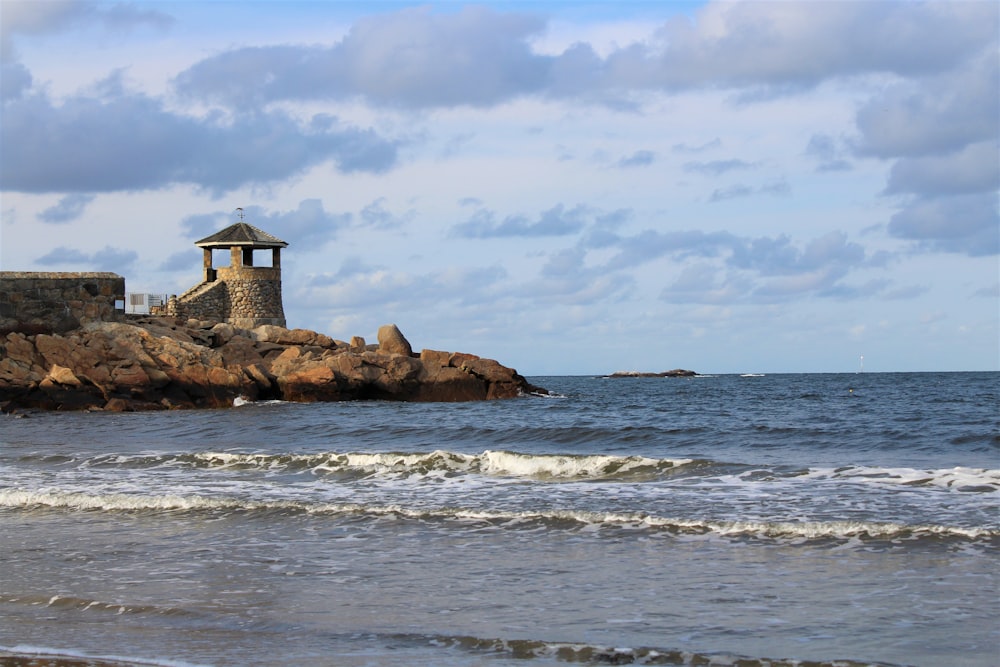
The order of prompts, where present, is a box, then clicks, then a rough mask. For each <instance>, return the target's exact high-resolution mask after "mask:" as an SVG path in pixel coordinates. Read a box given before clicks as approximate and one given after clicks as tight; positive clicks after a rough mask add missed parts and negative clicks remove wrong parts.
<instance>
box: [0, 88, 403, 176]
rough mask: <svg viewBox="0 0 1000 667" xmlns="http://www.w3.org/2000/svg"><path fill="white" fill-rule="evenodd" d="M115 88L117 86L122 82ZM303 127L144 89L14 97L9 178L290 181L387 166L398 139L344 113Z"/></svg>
mask: <svg viewBox="0 0 1000 667" xmlns="http://www.w3.org/2000/svg"><path fill="white" fill-rule="evenodd" d="M112 88H113V86H112ZM324 125H332V126H331V127H324V128H322V129H317V128H316V127H314V126H310V127H302V126H301V125H300V124H299V123H298V122H296V121H295V120H294V119H293V118H291V117H290V116H288V115H286V114H283V113H281V112H277V111H274V112H259V113H254V114H242V115H239V116H237V117H235V118H232V119H228V120H227V119H224V118H221V117H218V116H209V117H207V118H204V119H201V118H194V117H189V116H184V115H180V114H177V113H174V112H171V111H168V110H167V109H166V108H165V107H164V105H163V102H161V101H160V100H157V99H153V98H151V97H147V96H145V95H140V94H131V95H114V96H111V97H103V98H97V97H87V96H76V97H71V98H69V99H67V100H66V101H65V102H64V103H63V104H61V105H59V106H55V105H53V104H52V103H51V102H50V101H49V100H48V99H47V98H46V97H45V96H43V95H40V94H35V95H29V96H26V97H23V98H20V99H15V100H13V101H8V102H7V103H6V104H5V105H4V107H3V123H2V124H0V143H2V144H3V147H4V150H3V153H2V155H0V180H2V181H3V184H4V189H5V190H13V191H20V192H110V191H121V190H126V191H128V190H143V189H155V188H160V187H164V186H167V185H170V184H174V183H191V184H194V185H196V186H199V187H201V188H205V189H206V190H209V191H212V192H214V193H216V194H221V193H223V192H226V191H229V190H233V189H235V188H238V187H240V186H243V185H248V184H262V183H271V182H276V181H281V180H285V179H288V178H290V177H293V176H295V175H297V174H300V173H302V172H303V171H305V170H306V169H307V168H309V167H312V166H315V165H317V164H320V163H324V162H328V161H329V162H333V163H335V164H336V165H337V166H338V167H339V168H340V170H341V171H344V172H356V171H368V172H381V171H384V170H386V169H388V168H390V167H391V166H393V164H394V163H395V161H396V144H395V143H394V142H391V141H388V140H386V139H384V138H382V137H380V136H378V135H377V134H376V133H375V132H374V131H372V130H363V129H359V128H354V127H345V126H341V125H339V124H336V123H324Z"/></svg>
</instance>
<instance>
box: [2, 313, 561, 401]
mask: <svg viewBox="0 0 1000 667" xmlns="http://www.w3.org/2000/svg"><path fill="white" fill-rule="evenodd" d="M547 393H548V392H546V391H545V390H544V389H540V388H539V387H535V386H532V385H531V384H529V383H528V382H527V381H526V380H525V379H524V378H523V377H521V376H520V375H518V373H517V371H515V370H513V369H511V368H507V367H506V366H503V365H501V364H500V363H498V362H496V361H494V360H492V359H483V358H481V357H478V356H476V355H474V354H464V353H459V352H455V353H452V352H441V351H436V350H423V351H422V352H420V354H419V355H415V354H413V353H412V351H410V344H409V342H408V341H407V340H406V338H405V337H403V334H402V333H401V332H400V331H399V329H398V328H397V327H396V326H395V325H386V326H385V327H382V328H381V329H379V344H378V345H365V343H364V339H361V338H359V337H355V338H354V339H352V341H351V343H345V342H343V341H338V340H334V339H332V338H330V337H329V336H326V335H324V334H320V333H316V332H315V331H309V330H307V329H285V328H283V327H278V326H273V325H264V326H260V327H257V328H256V329H253V330H249V329H240V328H238V327H234V326H232V325H231V324H220V323H217V322H208V321H197V320H187V321H183V320H175V319H173V318H168V317H144V318H134V319H132V320H131V321H129V322H95V323H91V324H88V325H86V326H84V327H81V328H78V329H75V330H73V331H68V332H65V333H63V334H61V335H56V334H52V335H48V334H37V335H25V334H23V333H10V334H7V335H6V336H2V337H0V409H2V410H3V411H4V412H11V411H15V410H17V409H19V408H41V409H50V410H88V409H89V410H95V409H98V410H102V409H103V410H115V411H132V410H162V409H168V408H219V407H229V406H232V405H233V404H234V402H236V403H241V402H246V401H255V400H262V399H279V400H286V401H299V402H317V401H352V400H371V399H381V400H395V401H479V400H492V399H499V398H513V397H516V396H521V395H525V394H547ZM237 399H239V400H237Z"/></svg>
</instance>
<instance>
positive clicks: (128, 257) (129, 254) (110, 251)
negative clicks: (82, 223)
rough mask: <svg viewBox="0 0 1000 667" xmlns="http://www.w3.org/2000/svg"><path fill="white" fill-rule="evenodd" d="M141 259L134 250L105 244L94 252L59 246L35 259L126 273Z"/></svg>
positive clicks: (51, 264) (55, 264)
mask: <svg viewBox="0 0 1000 667" xmlns="http://www.w3.org/2000/svg"><path fill="white" fill-rule="evenodd" d="M137 259H139V255H138V254H137V253H136V252H135V251H133V250H122V249H120V248H112V247H111V246H105V247H104V248H102V249H100V250H97V251H95V252H93V253H89V254H88V253H85V252H83V251H80V250H77V249H75V248H67V247H65V246H59V247H57V248H54V249H52V250H51V251H50V252H48V253H46V254H45V255H43V256H42V257H39V258H37V259H36V260H35V262H36V263H37V264H41V265H42V266H77V267H79V266H81V265H82V266H84V267H86V268H89V269H92V270H95V271H113V272H114V273H118V274H125V273H126V272H127V271H128V270H129V269H130V268H131V267H132V266H133V265H134V264H135V262H136V260H137Z"/></svg>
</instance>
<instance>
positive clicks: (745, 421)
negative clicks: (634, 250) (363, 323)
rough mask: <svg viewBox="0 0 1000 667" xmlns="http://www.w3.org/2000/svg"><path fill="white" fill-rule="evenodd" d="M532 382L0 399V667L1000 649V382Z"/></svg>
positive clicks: (978, 655)
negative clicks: (426, 394) (245, 398)
mask: <svg viewBox="0 0 1000 667" xmlns="http://www.w3.org/2000/svg"><path fill="white" fill-rule="evenodd" d="M531 381H532V382H534V383H535V384H538V385H541V386H544V387H546V388H548V389H550V390H552V391H553V392H554V393H555V394H556V395H555V396H553V397H549V398H541V397H523V398H518V399H512V400H506V401H494V402H484V403H465V404H402V403H387V402H366V403H331V404H309V405H306V404H289V403H257V404H246V405H242V406H240V407H237V408H233V409H229V410H212V411H179V412H158V413H130V414H111V413H106V414H105V413H76V414H69V413H66V414H63V413H41V412H33V413H28V414H26V415H7V416H2V417H0V656H6V657H0V664H10V665H13V664H24V663H23V662H17V661H18V660H25V659H27V658H28V657H32V656H34V657H35V658H36V659H38V660H42V659H45V660H48V662H44V663H42V662H38V663H36V664H65V665H72V664H162V665H220V666H221V665H269V664H287V665H347V666H360V665H374V666H380V665H403V664H406V665H445V666H467V665H491V666H500V665H515V664H516V665H556V664H572V663H576V664H669V665H675V664H691V665H733V664H740V665H796V664H810V665H811V664H817V665H866V664H875V665H922V666H933V665H942V666H944V665H948V666H951V665H965V666H970V667H976V666H983V667H985V666H988V665H989V666H992V665H997V664H1000V622H998V619H1000V602H998V600H1000V595H998V593H1000V592H998V586H997V579H998V563H1000V561H998V554H1000V424H998V421H1000V374H997V373H950V374H923V373H916V374H874V373H865V374H850V375H847V374H845V375H832V374H823V375H818V374H813V375H810V374H803V375H765V376H757V377H741V376H736V375H725V376H716V377H695V378H614V379H608V378H599V377H551V378H549V377H547V378H531ZM15 656H20V657H15ZM740 661H742V662H740ZM805 661H811V662H805Z"/></svg>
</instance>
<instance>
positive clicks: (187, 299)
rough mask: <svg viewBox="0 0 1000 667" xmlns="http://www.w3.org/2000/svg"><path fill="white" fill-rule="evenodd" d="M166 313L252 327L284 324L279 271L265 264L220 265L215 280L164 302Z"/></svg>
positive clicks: (246, 327)
mask: <svg viewBox="0 0 1000 667" xmlns="http://www.w3.org/2000/svg"><path fill="white" fill-rule="evenodd" d="M167 312H168V314H170V315H175V316H179V317H192V318H196V319H205V320H217V321H220V322H228V323H229V324H232V325H233V326H237V327H241V328H245V329H252V328H255V327H258V326H260V325H262V324H274V325H277V326H281V327H283V326H285V311H284V308H283V307H282V303H281V273H280V270H278V269H272V268H267V267H228V268H226V267H223V268H220V269H218V275H217V280H215V281H214V282H211V283H202V284H201V285H198V286H196V287H195V288H192V289H190V290H188V291H187V292H186V293H184V294H182V295H181V296H180V297H178V298H177V299H176V300H175V299H171V300H170V302H169V303H168V305H167Z"/></svg>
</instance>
